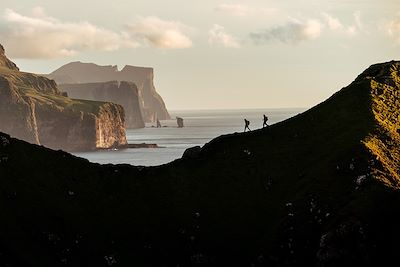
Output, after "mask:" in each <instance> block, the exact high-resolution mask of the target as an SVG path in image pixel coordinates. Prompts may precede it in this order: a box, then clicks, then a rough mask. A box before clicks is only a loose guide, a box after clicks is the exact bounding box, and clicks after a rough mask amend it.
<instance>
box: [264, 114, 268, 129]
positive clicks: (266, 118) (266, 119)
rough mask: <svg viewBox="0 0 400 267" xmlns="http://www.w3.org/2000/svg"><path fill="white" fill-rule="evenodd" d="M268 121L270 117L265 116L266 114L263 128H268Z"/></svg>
mask: <svg viewBox="0 0 400 267" xmlns="http://www.w3.org/2000/svg"><path fill="white" fill-rule="evenodd" d="M267 121H268V117H267V116H265V114H264V122H263V128H264V127H267V126H268V124H267Z"/></svg>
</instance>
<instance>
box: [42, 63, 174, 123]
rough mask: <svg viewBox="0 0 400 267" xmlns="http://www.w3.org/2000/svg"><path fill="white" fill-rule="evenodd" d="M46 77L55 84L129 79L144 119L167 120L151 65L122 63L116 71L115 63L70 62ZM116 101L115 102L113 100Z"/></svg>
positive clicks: (168, 116)
mask: <svg viewBox="0 0 400 267" xmlns="http://www.w3.org/2000/svg"><path fill="white" fill-rule="evenodd" d="M47 77H49V78H52V79H54V80H56V82H57V83H58V84H65V83H67V84H71V83H98V82H109V81H129V82H133V83H135V84H136V85H137V87H138V89H139V96H140V99H141V101H140V104H141V110H142V115H143V117H144V120H145V121H146V122H154V121H155V120H156V119H159V120H165V119H170V115H169V113H168V111H167V109H166V107H165V103H164V101H163V99H162V98H161V96H160V95H159V94H158V93H157V91H156V89H155V87H154V81H153V80H154V71H153V69H152V68H143V67H134V66H125V67H124V68H123V69H122V70H121V71H119V70H118V68H117V66H111V65H110V66H98V65H96V64H93V63H82V62H72V63H69V64H66V65H64V66H62V67H60V68H59V69H57V70H55V71H54V72H52V73H50V74H49V75H47ZM119 102H120V101H117V103H119Z"/></svg>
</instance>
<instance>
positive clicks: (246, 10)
mask: <svg viewBox="0 0 400 267" xmlns="http://www.w3.org/2000/svg"><path fill="white" fill-rule="evenodd" d="M215 11H217V12H221V13H226V14H229V15H231V16H236V17H247V16H250V15H255V14H260V15H272V14H274V13H276V12H277V9H276V8H254V7H250V6H245V5H242V4H220V5H218V6H217V7H216V8H215Z"/></svg>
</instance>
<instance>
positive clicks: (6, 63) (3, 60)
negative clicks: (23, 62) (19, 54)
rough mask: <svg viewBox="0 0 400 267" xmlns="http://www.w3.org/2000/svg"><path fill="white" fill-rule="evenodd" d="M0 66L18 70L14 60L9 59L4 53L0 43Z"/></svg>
mask: <svg viewBox="0 0 400 267" xmlns="http://www.w3.org/2000/svg"><path fill="white" fill-rule="evenodd" d="M0 67H3V68H7V69H10V70H19V69H18V67H17V65H15V63H14V62H12V61H11V60H9V59H8V58H7V57H6V55H5V50H4V47H3V46H2V45H1V44H0Z"/></svg>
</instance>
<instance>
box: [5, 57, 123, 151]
mask: <svg viewBox="0 0 400 267" xmlns="http://www.w3.org/2000/svg"><path fill="white" fill-rule="evenodd" d="M3 57H4V58H5V59H6V60H0V61H1V62H8V63H7V64H3V65H2V66H1V67H0V130H1V131H4V132H7V133H9V134H11V135H12V136H15V137H17V138H20V139H22V140H25V141H28V142H31V143H34V144H41V145H44V146H47V147H50V148H54V149H64V150H68V151H74V150H91V149H96V148H108V147H112V146H114V145H119V144H121V145H123V144H126V136H125V128H124V111H123V108H122V107H121V106H119V105H117V104H111V103H104V102H95V101H87V100H74V99H71V98H68V97H65V96H63V95H62V94H61V92H60V91H59V89H58V88H57V84H56V82H55V81H53V80H49V79H47V78H45V77H42V76H38V75H35V74H31V73H23V72H20V71H18V68H16V67H14V65H15V64H14V65H13V63H12V62H11V61H9V60H8V59H7V58H6V57H5V55H4V54H3ZM9 62H11V63H9Z"/></svg>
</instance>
